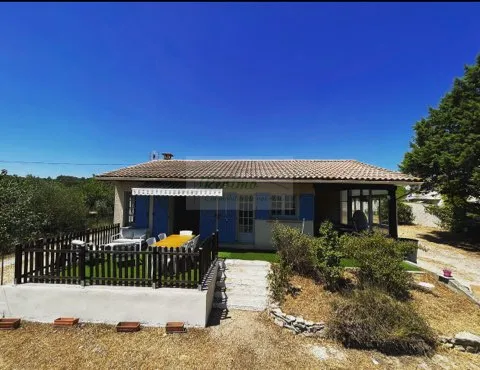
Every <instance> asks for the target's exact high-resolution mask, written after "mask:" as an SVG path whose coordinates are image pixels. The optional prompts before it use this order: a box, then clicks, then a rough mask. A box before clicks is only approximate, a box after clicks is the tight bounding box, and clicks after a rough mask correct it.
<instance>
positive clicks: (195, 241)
mask: <svg viewBox="0 0 480 370" xmlns="http://www.w3.org/2000/svg"><path fill="white" fill-rule="evenodd" d="M199 238H200V235H197V236H196V237H195V238H193V239H192V240H191V242H192V245H191V248H193V249H195V248H196V247H197V244H198V240H199Z"/></svg>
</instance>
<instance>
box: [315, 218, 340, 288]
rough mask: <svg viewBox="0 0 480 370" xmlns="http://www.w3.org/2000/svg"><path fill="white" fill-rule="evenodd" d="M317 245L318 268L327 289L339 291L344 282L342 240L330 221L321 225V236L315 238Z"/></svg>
mask: <svg viewBox="0 0 480 370" xmlns="http://www.w3.org/2000/svg"><path fill="white" fill-rule="evenodd" d="M313 239H314V240H315V245H316V250H315V252H316V268H317V270H318V274H319V275H320V278H321V279H322V280H323V281H324V283H325V285H326V288H327V289H329V290H337V289H338V288H339V287H340V285H341V282H342V270H343V269H342V267H341V266H340V260H341V257H342V252H341V249H340V248H341V246H340V238H339V236H338V232H337V231H336V230H335V229H334V227H333V224H332V223H331V222H330V221H325V222H323V223H322V224H321V225H320V236H319V237H318V238H313Z"/></svg>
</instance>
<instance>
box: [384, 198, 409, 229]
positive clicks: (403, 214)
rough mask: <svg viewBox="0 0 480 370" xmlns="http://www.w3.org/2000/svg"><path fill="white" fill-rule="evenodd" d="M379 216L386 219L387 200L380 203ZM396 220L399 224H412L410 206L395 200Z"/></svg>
mask: <svg viewBox="0 0 480 370" xmlns="http://www.w3.org/2000/svg"><path fill="white" fill-rule="evenodd" d="M379 213H380V218H381V219H382V220H388V202H381V203H380V209H379ZM397 221H398V224H399V225H412V224H413V221H414V217H413V211H412V207H411V206H410V205H408V204H406V203H403V202H400V201H398V202H397Z"/></svg>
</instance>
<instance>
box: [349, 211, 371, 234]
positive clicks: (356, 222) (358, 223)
mask: <svg viewBox="0 0 480 370" xmlns="http://www.w3.org/2000/svg"><path fill="white" fill-rule="evenodd" d="M352 221H353V226H354V227H355V231H357V232H361V231H364V230H367V229H368V220H367V216H365V213H363V211H360V210H357V211H355V212H353V215H352Z"/></svg>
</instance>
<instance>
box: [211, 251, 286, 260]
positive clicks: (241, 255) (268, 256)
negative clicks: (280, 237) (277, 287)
mask: <svg viewBox="0 0 480 370" xmlns="http://www.w3.org/2000/svg"><path fill="white" fill-rule="evenodd" d="M218 257H220V258H231V259H237V260H248V261H267V262H278V256H277V254H276V253H275V252H244V251H235V252H218Z"/></svg>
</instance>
